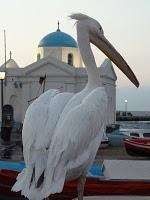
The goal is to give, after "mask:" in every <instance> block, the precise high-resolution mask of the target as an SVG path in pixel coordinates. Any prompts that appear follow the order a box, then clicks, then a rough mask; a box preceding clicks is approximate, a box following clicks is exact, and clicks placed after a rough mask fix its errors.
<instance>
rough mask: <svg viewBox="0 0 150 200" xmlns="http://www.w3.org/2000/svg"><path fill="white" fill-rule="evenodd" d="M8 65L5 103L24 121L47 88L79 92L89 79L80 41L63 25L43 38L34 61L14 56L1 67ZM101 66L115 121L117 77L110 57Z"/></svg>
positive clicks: (111, 114)
mask: <svg viewBox="0 0 150 200" xmlns="http://www.w3.org/2000/svg"><path fill="white" fill-rule="evenodd" d="M5 69H6V81H5V84H4V86H3V94H4V95H3V103H4V105H6V104H9V105H11V106H12V107H13V110H14V120H15V121H19V122H23V120H24V116H25V112H26V110H27V108H28V106H29V105H30V104H31V103H32V102H33V101H34V100H35V99H36V98H37V97H38V96H39V95H40V94H42V93H43V92H44V91H46V90H49V89H52V88H53V89H54V88H55V89H60V91H61V92H66V91H67V92H74V93H76V92H79V91H80V90H82V89H83V88H84V86H85V84H86V82H87V73H86V69H85V67H83V65H82V58H81V55H80V51H79V49H78V45H77V42H76V41H75V40H74V38H73V37H71V36H70V35H68V34H67V33H64V32H62V31H61V30H60V29H59V26H58V29H57V30H56V31H55V32H52V33H49V34H48V35H46V36H44V37H43V38H42V39H41V41H40V42H39V44H38V47H37V49H36V53H35V55H34V62H33V63H31V64H30V65H28V66H26V67H24V68H21V67H20V66H18V64H17V63H16V61H15V60H13V59H12V58H11V56H10V59H9V60H7V62H6V65H5V64H3V65H2V66H1V67H0V71H4V70H5ZM98 69H99V74H100V77H101V79H102V83H103V86H104V87H105V88H106V91H107V94H108V100H109V107H108V118H107V124H112V123H115V111H116V80H117V77H116V74H115V71H114V69H113V66H112V63H111V62H110V60H109V59H106V60H105V61H104V62H103V63H102V65H101V66H100V67H98ZM39 80H40V81H39ZM0 92H1V91H0ZM0 100H1V98H0ZM0 105H1V104H0ZM0 121H1V116H0Z"/></svg>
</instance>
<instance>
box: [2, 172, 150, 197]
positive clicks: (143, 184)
mask: <svg viewBox="0 0 150 200" xmlns="http://www.w3.org/2000/svg"><path fill="white" fill-rule="evenodd" d="M17 174H18V172H15V171H12V170H4V169H2V170H0V195H3V196H8V197H18V199H20V197H21V194H20V193H15V192H12V191H11V187H12V185H13V184H14V183H15V181H16V176H17ZM76 188H77V181H71V182H67V183H65V186H64V189H63V191H62V193H60V194H55V195H52V196H51V197H50V198H49V200H62V199H63V200H71V199H73V198H75V197H77V190H76ZM101 195H140V196H149V195H150V181H149V180H121V179H119V180H101V179H100V178H96V177H95V178H91V177H87V181H86V185H85V191H84V196H101Z"/></svg>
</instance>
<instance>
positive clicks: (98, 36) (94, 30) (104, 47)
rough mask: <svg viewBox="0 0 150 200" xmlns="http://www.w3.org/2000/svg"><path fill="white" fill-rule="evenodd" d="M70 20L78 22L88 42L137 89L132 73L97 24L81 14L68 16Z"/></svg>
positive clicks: (136, 82) (137, 84)
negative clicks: (86, 35)
mask: <svg viewBox="0 0 150 200" xmlns="http://www.w3.org/2000/svg"><path fill="white" fill-rule="evenodd" d="M70 18H72V19H76V20H78V21H77V25H78V26H80V27H83V28H84V29H86V31H88V33H89V40H90V42H91V43H92V44H94V45H95V46H97V47H98V48H99V49H100V50H101V51H102V52H103V53H104V54H105V55H106V56H107V57H108V58H109V59H110V60H111V61H112V62H113V63H114V64H115V65H116V66H117V67H118V68H119V69H120V70H121V71H122V72H123V73H124V74H125V75H126V76H127V77H128V78H129V80H130V81H131V82H132V83H133V84H134V85H135V86H136V87H139V82H138V80H137V78H136V76H135V75H134V73H133V71H132V70H131V68H130V67H129V65H128V64H127V62H126V61H125V60H124V59H123V57H122V56H121V55H120V53H119V52H118V51H117V50H116V49H115V48H114V47H113V45H112V44H111V43H110V42H109V41H108V40H107V39H106V38H105V36H104V31H103V29H102V27H101V25H100V24H99V22H98V21H96V20H95V19H93V18H91V17H89V16H87V15H84V14H81V13H76V14H72V15H70Z"/></svg>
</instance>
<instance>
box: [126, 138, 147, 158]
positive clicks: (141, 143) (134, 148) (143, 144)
mask: <svg viewBox="0 0 150 200" xmlns="http://www.w3.org/2000/svg"><path fill="white" fill-rule="evenodd" d="M124 145H125V149H126V151H127V153H128V154H129V155H131V156H148V157H150V139H143V138H142V139H125V140H124Z"/></svg>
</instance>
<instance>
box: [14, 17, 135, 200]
mask: <svg viewBox="0 0 150 200" xmlns="http://www.w3.org/2000/svg"><path fill="white" fill-rule="evenodd" d="M70 17H71V18H72V19H76V20H77V40H78V45H79V48H80V52H81V55H82V58H83V61H84V63H85V66H86V69H87V73H88V82H87V85H86V87H85V88H84V89H83V90H82V91H81V92H79V93H77V94H73V93H60V91H59V90H48V91H47V92H45V93H44V94H42V95H41V96H40V97H39V98H38V99H37V100H35V101H34V102H33V103H32V104H31V105H30V106H29V108H28V110H27V112H26V115H25V120H24V125H23V131H22V139H23V153H24V160H25V165H26V168H25V169H24V170H23V171H22V172H21V174H19V176H18V177H17V182H16V183H15V185H14V186H13V188H12V190H13V191H21V193H22V195H24V196H26V197H28V198H29V199H30V200H41V199H43V198H47V197H48V196H49V195H51V194H54V193H59V192H61V191H62V190H63V186H64V182H65V181H67V180H73V179H78V180H79V182H78V199H79V200H82V199H83V191H84V184H85V177H86V174H87V172H88V170H89V168H90V166H91V165H92V163H93V161H94V158H95V155H96V152H97V149H98V147H99V144H100V142H101V139H102V133H103V128H104V125H105V117H106V111H107V95H106V92H105V89H104V88H103V87H102V86H101V80H100V76H99V73H98V69H97V66H96V63H95V59H94V56H93V53H92V50H91V47H90V42H92V43H93V44H94V45H96V46H97V47H98V48H99V49H101V50H102V51H103V52H104V53H105V54H106V55H107V56H108V57H109V58H110V59H111V60H112V61H113V62H114V63H115V64H116V65H117V66H118V67H119V68H120V69H121V70H122V71H123V72H124V73H125V74H126V76H127V77H128V78H129V79H130V80H131V81H132V82H133V83H134V84H135V85H136V86H137V87H138V86H139V83H138V81H137V79H136V77H135V75H134V73H133V72H132V71H131V69H130V68H129V66H128V64H127V63H126V62H125V60H124V59H123V58H122V57H121V55H120V54H119V53H118V52H117V51H116V50H115V48H114V47H113V46H112V45H111V44H110V43H109V42H108V40H107V39H106V38H105V37H104V32H103V29H102V27H101V25H100V24H99V23H98V22H97V21H96V20H94V19H92V18H90V17H88V16H86V15H83V14H72V15H71V16H70Z"/></svg>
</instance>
